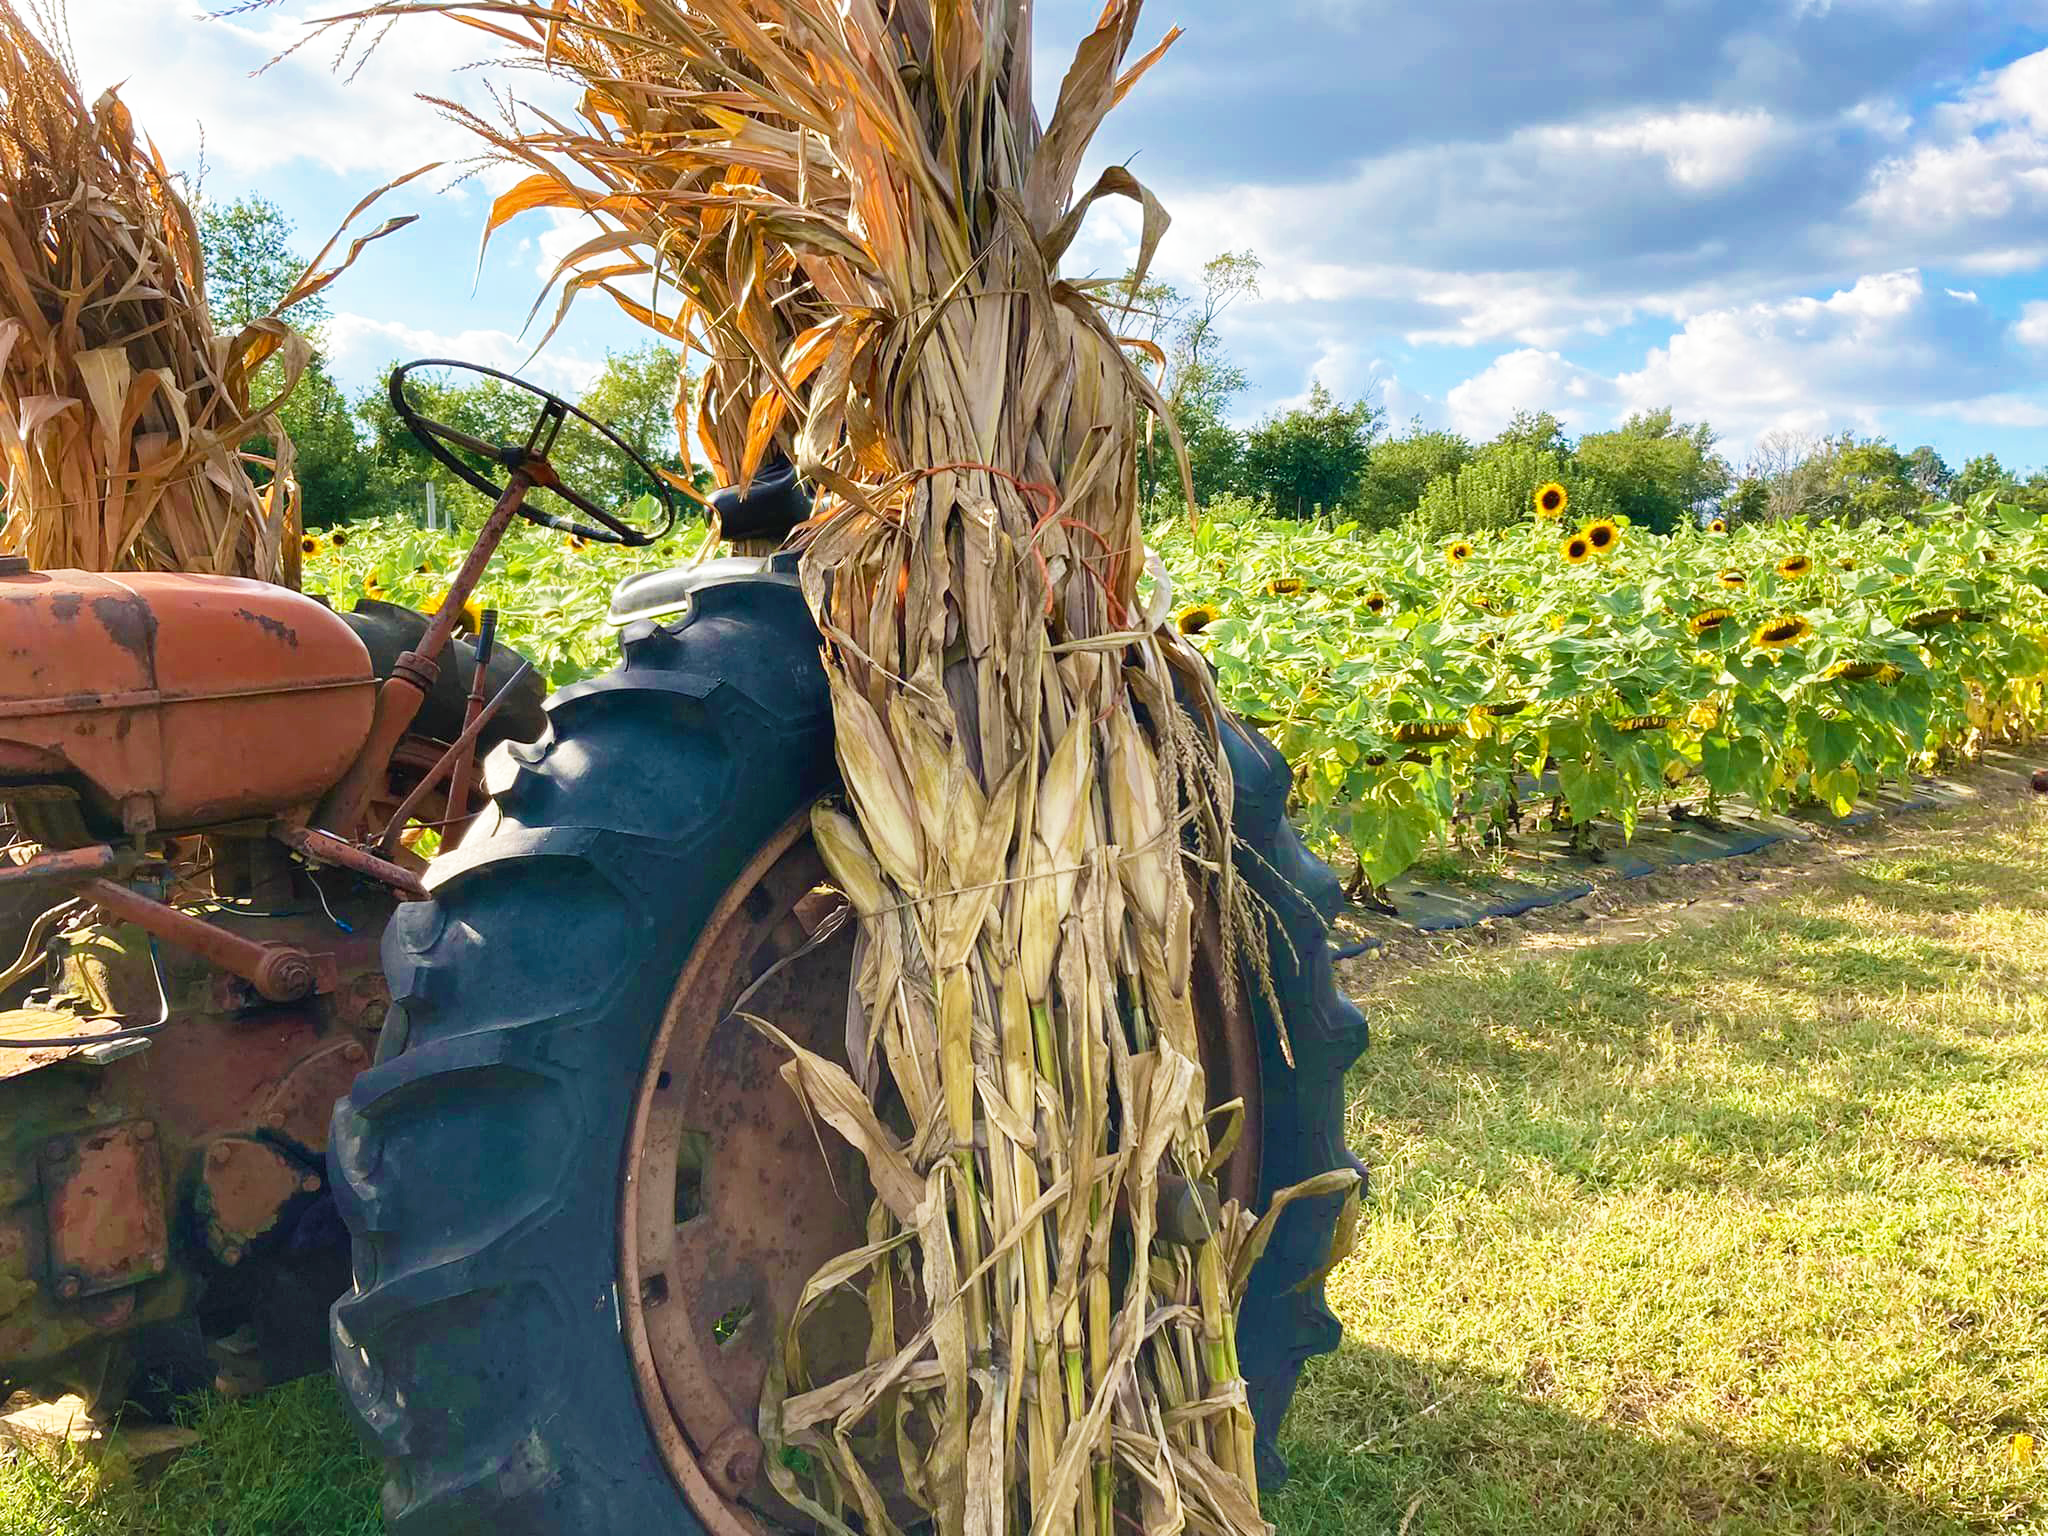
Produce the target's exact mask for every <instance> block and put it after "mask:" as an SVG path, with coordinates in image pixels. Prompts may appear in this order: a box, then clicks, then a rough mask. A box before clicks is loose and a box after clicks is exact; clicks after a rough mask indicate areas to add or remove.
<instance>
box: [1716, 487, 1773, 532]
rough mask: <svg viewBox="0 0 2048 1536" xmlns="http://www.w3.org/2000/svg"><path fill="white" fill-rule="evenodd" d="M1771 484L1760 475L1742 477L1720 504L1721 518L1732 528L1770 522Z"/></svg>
mask: <svg viewBox="0 0 2048 1536" xmlns="http://www.w3.org/2000/svg"><path fill="white" fill-rule="evenodd" d="M1770 516H1771V484H1770V482H1769V481H1768V480H1766V479H1764V478H1763V477H1762V476H1761V475H1744V476H1743V477H1742V478H1741V479H1740V480H1739V481H1737V482H1736V484H1735V489H1734V490H1733V491H1732V492H1730V493H1729V495H1728V498H1727V499H1726V500H1725V501H1723V502H1722V503H1721V517H1722V519H1723V520H1724V521H1725V522H1726V523H1727V524H1728V525H1729V526H1730V527H1731V528H1732V527H1736V526H1739V525H1740V524H1743V523H1763V522H1768V521H1770Z"/></svg>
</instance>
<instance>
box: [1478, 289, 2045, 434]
mask: <svg viewBox="0 0 2048 1536" xmlns="http://www.w3.org/2000/svg"><path fill="white" fill-rule="evenodd" d="M1999 324H2000V322H1999V320H1998V319H1997V317H1996V316H1994V315H1991V314H1989V313H1988V312H1986V311H1985V309H1984V306H1983V305H1982V304H1980V303H1979V302H1978V301H1977V300H1976V298H1975V296H1974V295H1959V294H1954V293H1951V292H1948V291H1946V290H1936V291H1932V292H1930V290H1929V289H1928V287H1927V285H1926V283H1925V282H1924V280H1923V279H1922V277H1921V275H1920V273H1918V272H1917V271H1913V270H1910V269H1909V270H1906V271H1899V272H1886V273H1874V274H1871V275H1868V276H1865V277H1863V278H1860V279H1859V280H1858V281H1857V282H1855V283H1853V284H1852V285H1850V286H1849V287H1847V288H1844V289H1841V290H1838V291H1837V292H1835V293H1832V294H1830V295H1828V296H1827V297H1825V298H1813V297H1795V298H1789V299H1781V300H1774V301H1771V302H1766V303H1755V304H1744V305H1731V306H1727V307H1723V308H1719V309H1712V310H1707V311H1704V312H1701V313H1698V314H1695V315H1692V316H1691V317H1689V318H1688V319H1687V320H1686V321H1685V323H1684V324H1683V325H1682V326H1681V327H1680V328H1679V329H1678V330H1677V331H1676V332H1674V333H1673V335H1672V336H1671V338H1670V339H1669V340H1668V341H1666V342H1665V343H1664V344H1663V345H1661V346H1657V347H1652V348H1651V349H1650V350H1649V352H1648V354H1647V355H1646V356H1645V358H1644V360H1643V365H1642V366H1641V367H1640V368H1637V369H1633V370H1624V371H1622V372H1620V373H1618V374H1616V375H1614V376H1612V377H1608V376H1606V375H1603V374H1601V373H1598V372H1595V371H1593V370H1590V369H1587V368H1584V367H1581V366H1580V365H1578V364H1576V363H1574V362H1572V361H1571V360H1570V359H1568V358H1566V357H1564V356H1562V355H1561V354H1559V353H1557V352H1554V351H1542V350H1538V349H1535V348H1524V349H1522V350H1520V351H1515V352H1510V353H1507V354H1506V355H1505V356H1502V357H1499V358H1496V359H1495V360H1494V361H1493V363H1491V364H1490V365H1489V366H1488V367H1487V368H1485V369H1484V370H1482V371H1481V372H1480V373H1479V374H1477V375H1475V376H1474V377H1473V378H1470V379H1468V380H1466V381H1465V382H1464V383H1462V384H1459V385H1458V386H1456V387H1455V388H1453V389H1452V390H1451V391H1450V392H1449V394H1448V396H1447V403H1448V405H1449V407H1450V418H1451V424H1452V425H1453V426H1455V427H1457V428H1458V430H1460V431H1462V432H1465V433H1467V434H1470V435H1474V436H1485V435H1488V434H1491V433H1493V432H1497V431H1498V430H1499V429H1500V427H1501V426H1502V424H1504V423H1505V422H1506V421H1507V419H1508V417H1509V416H1510V415H1512V414H1513V412H1514V411H1516V410H1517V409H1531V410H1534V409H1548V410H1552V411H1555V412H1557V414H1558V415H1559V416H1560V417H1561V418H1563V419H1564V420H1565V421H1566V424H1567V425H1568V426H1571V427H1572V428H1573V429H1574V430H1579V431H1584V430H1587V429H1589V428H1591V429H1595V430H1597V429H1599V428H1601V427H1604V426H1607V425H1609V424H1610V423H1611V422H1612V421H1614V420H1616V419H1618V418H1619V417H1621V416H1623V415H1625V414H1626V413H1628V412H1631V411H1640V410H1648V409H1653V408H1655V407H1658V406H1666V405H1668V406H1670V407H1672V408H1673V410H1674V411H1675V412H1676V413H1677V415H1678V417H1679V418H1680V419H1681V420H1702V419H1704V420H1707V421H1711V422H1712V423H1713V424H1714V425H1715V427H1717V428H1718V429H1720V431H1721V432H1722V435H1723V441H1724V446H1725V447H1726V448H1727V449H1728V450H1729V451H1731V452H1734V453H1735V454H1737V455H1738V456H1739V455H1740V453H1741V451H1742V449H1743V447H1744V446H1745V445H1746V444H1748V443H1750V442H1753V441H1754V440H1755V439H1756V438H1757V437H1759V436H1761V435H1762V434H1763V433H1765V432H1768V431H1772V430H1776V429H1789V430H1792V431H1796V432H1803V433H1818V432H1822V431H1827V430H1831V429H1837V428H1840V427H1843V426H1853V427H1855V428H1856V429H1857V430H1859V431H1864V432H1877V431H1880V430H1882V429H1883V418H1884V415H1885V413H1886V412H1888V411H1894V410H1901V409H1909V410H1913V411H1916V412H1924V413H1928V414H1934V415H1943V416H1948V417H1952V418H1954V419H1957V420H1962V421H1967V422H1969V423H1971V424H1973V425H1982V426H2000V427H2039V426H2043V425H2048V405H2044V404H2043V403H2042V402H2041V401H2040V400H2038V399H2035V398H2032V397H2030V396H2028V395H2026V394H2025V393H2016V392H2014V391H2013V390H2012V388H2011V383H2010V378H2009V372H2010V370H2009V368H2008V366H2007V364H2008V362H2009V359H2008V358H2007V356H2006V354H2005V353H2003V352H2002V351H2001V350H2000V348H2001V347H2002V346H2003V342H2002V340H2001V338H2000V337H1999V336H1998V334H1997V327H1998V325H1999ZM2015 334H2016V335H2017V336H2018V337H2019V339H2021V340H2023V341H2027V342H2030V343H2032V344H2035V345H2043V346H2048V302H2038V303H2034V304H2030V305H2028V306H2027V307H2026V309H2025V311H2024V312H2023V317H2022V319H2021V321H2020V323H2019V325H2018V326H2017V327H2015ZM1973 385H1978V386H1981V387H1982V389H1983V393H1981V394H1968V393H1961V392H1960V391H1968V390H1969V389H1970V388H1971V386H1973Z"/></svg>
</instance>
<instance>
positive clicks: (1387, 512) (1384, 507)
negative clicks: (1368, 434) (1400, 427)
mask: <svg viewBox="0 0 2048 1536" xmlns="http://www.w3.org/2000/svg"><path fill="white" fill-rule="evenodd" d="M1473 452H1474V450H1473V447H1472V444H1471V442H1470V441H1469V440H1468V439H1466V438H1464V437H1461V436H1460V435H1459V434H1457V433H1456V432H1429V431H1425V430H1423V426H1422V422H1421V420H1420V419H1417V420H1415V421H1412V422H1410V423H1409V425H1408V431H1407V432H1406V434H1404V435H1403V436H1401V437H1396V438H1389V439H1387V440H1386V441H1384V442H1379V443H1375V444H1374V445H1373V448H1372V454H1371V457H1370V458H1369V459H1368V460H1367V461H1366V466H1365V473H1364V474H1363V475H1362V476H1360V477H1359V482H1358V489H1357V490H1356V491H1355V492H1353V493H1352V496H1351V498H1350V500H1348V501H1347V502H1346V503H1345V510H1346V511H1347V512H1349V513H1350V514H1351V515H1352V516H1353V517H1355V518H1357V520H1358V522H1359V523H1360V525H1361V526H1363V527H1364V528H1366V529H1367V530H1368V531H1372V532H1377V531H1378V530H1380V529H1382V528H1394V527H1398V526H1399V525H1400V524H1401V523H1402V522H1403V521H1405V520H1406V519H1407V518H1408V516H1409V515H1410V514H1411V513H1413V512H1414V511H1415V509H1416V507H1417V506H1418V505H1420V504H1421V501H1422V493H1423V492H1424V491H1425V490H1426V489H1428V487H1429V485H1430V482H1431V481H1434V480H1437V479H1440V478H1442V477H1444V476H1447V475H1456V474H1457V472H1458V471H1459V470H1461V469H1463V468H1464V467H1465V465H1466V464H1468V463H1469V462H1471V459H1472V455H1473Z"/></svg>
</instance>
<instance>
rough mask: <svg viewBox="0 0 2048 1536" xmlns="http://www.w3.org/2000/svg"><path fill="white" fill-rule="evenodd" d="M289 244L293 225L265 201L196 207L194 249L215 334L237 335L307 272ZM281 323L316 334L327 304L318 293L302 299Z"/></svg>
mask: <svg viewBox="0 0 2048 1536" xmlns="http://www.w3.org/2000/svg"><path fill="white" fill-rule="evenodd" d="M291 241H292V221H291V220H290V219H288V218H286V217H285V216H284V212H283V210H282V209H280V208H279V207H278V206H277V204H275V203H273V202H271V201H270V200H269V199H268V198H264V197H238V198H236V199H235V200H234V201H233V202H231V203H215V202H206V203H202V204H200V207H199V249H200V252H201V254H202V255H203V256H204V257H205V260H206V307H207V309H208V310H210V311H211V312H212V316H213V328H214V329H215V330H217V331H228V332H233V331H238V330H240V329H241V328H242V327H243V326H245V325H247V324H248V323H249V322H250V321H251V320H254V319H256V318H257V317H258V316H260V315H267V314H269V313H270V312H271V310H273V309H275V308H276V307H277V303H278V301H279V300H280V299H282V298H283V297H284V296H285V295H286V294H287V293H289V292H291V289H292V284H293V283H295V282H297V281H298V278H299V274H300V273H301V272H303V271H304V270H305V268H306V263H305V261H304V260H303V259H302V258H301V257H300V256H299V255H298V254H297V253H296V252H294V251H293V250H292V243H291ZM285 318H286V319H288V320H290V321H291V322H292V324H293V325H295V326H297V327H298V328H299V329H300V330H302V331H305V332H307V333H308V334H312V333H314V332H317V331H318V329H319V327H320V326H321V324H322V323H323V322H324V321H325V320H326V319H327V300H326V299H325V298H324V297H323V296H321V295H319V294H315V295H314V296H313V297H312V298H310V299H301V300H300V301H299V302H298V303H296V304H294V305H293V306H292V307H291V309H290V311H289V312H288V313H287V314H286V316H285Z"/></svg>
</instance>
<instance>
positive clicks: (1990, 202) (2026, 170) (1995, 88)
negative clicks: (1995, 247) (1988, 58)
mask: <svg viewBox="0 0 2048 1536" xmlns="http://www.w3.org/2000/svg"><path fill="white" fill-rule="evenodd" d="M1857 208H1858V211H1859V212H1860V213H1861V214H1862V215H1863V216H1864V217H1865V218H1866V219H1867V220H1868V221H1869V222H1870V223H1871V224H1872V225H1874V226H1877V227H1879V228H1891V229H1903V230H1907V231H1913V232H1918V233H1940V234H1944V235H1948V236H1950V237H1953V236H1954V235H1955V234H1956V233H1958V232H1966V231H1967V230H1968V227H1969V226H1971V225H1995V224H1998V223H2000V222H2002V221H2007V220H2015V219H2019V218H2026V219H2029V220H2041V219H2048V48H2044V49H2042V50H2041V51H2040V52H2038V53H2033V54H2029V55H2028V56H2026V57H2025V58H2022V59H2019V60H2016V61H2015V62H2013V63H2011V64H2008V65H2006V66H2005V67H2004V68H2003V69H1998V70H1992V71H1990V72H1988V73H1986V74H1985V75H1983V76H1982V77H1981V78H1980V79H1979V80H1978V81H1977V82H1976V83H1975V84H1974V85H1972V86H1971V87H1970V88H1969V89H1968V90H1967V91H1965V92H1964V93H1963V95H1962V96H1961V97H1959V98H1958V99H1956V100H1955V101H1953V102H1950V103H1947V104H1945V105H1944V106H1942V107H1940V108H1939V109H1937V111H1936V112H1935V114H1934V120H1933V123H1932V124H1931V132H1930V136H1929V137H1928V138H1927V139H1926V140H1925V141H1923V142H1921V143H1919V144H1916V145H1914V146H1913V147H1911V148H1910V149H1908V150H1906V151H1905V152H1904V153H1902V154H1899V155H1896V156H1894V157H1892V158H1891V159H1889V160H1886V161H1885V162H1884V163H1883V164H1881V165H1880V166H1878V167H1877V169H1876V171H1875V172H1874V173H1873V174H1872V176H1871V180H1870V185H1869V188H1868V189H1867V190H1866V191H1865V193H1864V194H1863V197H1862V198H1861V199H1860V201H1859V202H1858V204H1857Z"/></svg>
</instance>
